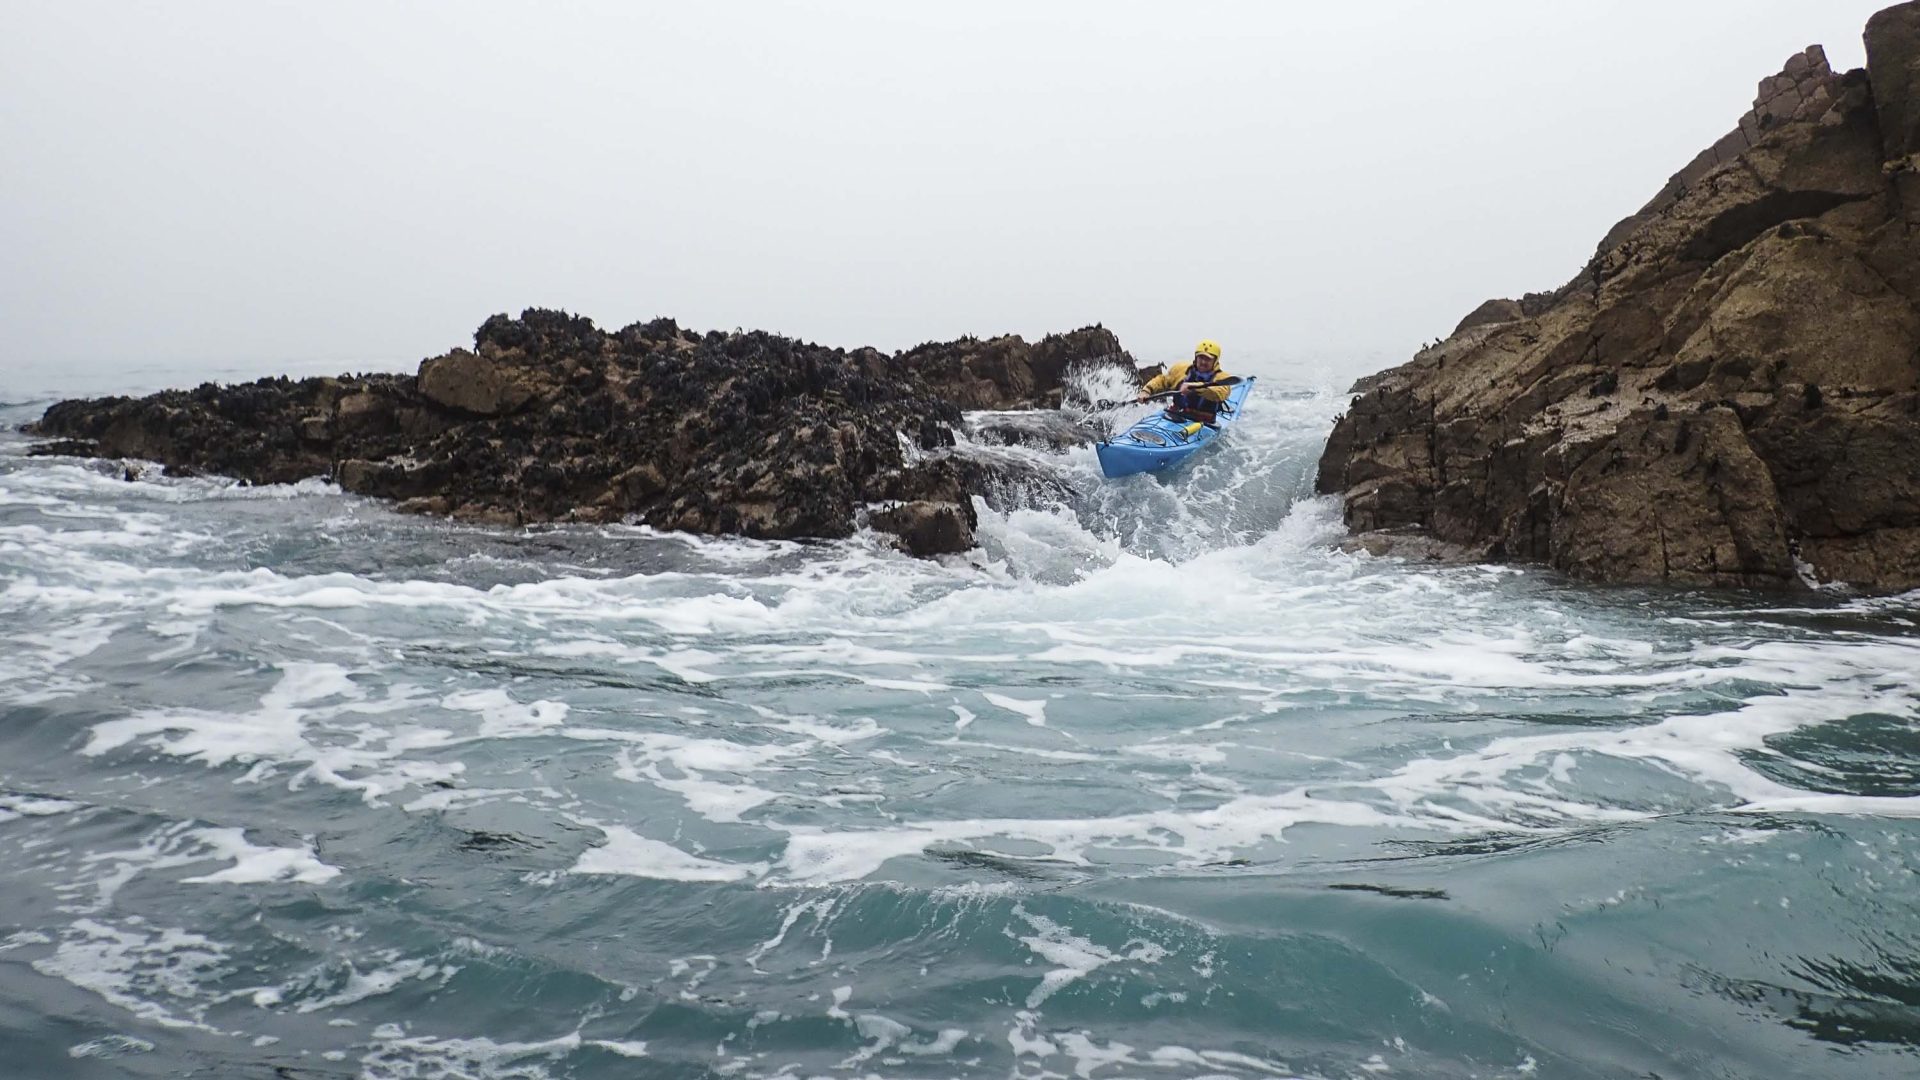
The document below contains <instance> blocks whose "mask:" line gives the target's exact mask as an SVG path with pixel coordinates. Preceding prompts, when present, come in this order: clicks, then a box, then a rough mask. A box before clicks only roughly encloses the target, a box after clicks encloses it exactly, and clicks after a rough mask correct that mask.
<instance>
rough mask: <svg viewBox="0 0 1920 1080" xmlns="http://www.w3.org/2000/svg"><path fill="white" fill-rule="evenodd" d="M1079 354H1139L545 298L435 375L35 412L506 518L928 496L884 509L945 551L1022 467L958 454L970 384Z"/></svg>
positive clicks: (762, 522) (836, 521)
mask: <svg viewBox="0 0 1920 1080" xmlns="http://www.w3.org/2000/svg"><path fill="white" fill-rule="evenodd" d="M1078 363H1113V364H1116V365H1124V366H1125V368H1126V369H1127V370H1131V368H1132V364H1133V361H1132V358H1131V357H1129V356H1127V355H1126V353H1125V352H1124V351H1123V350H1121V349H1120V347H1119V343H1118V342H1117V341H1115V340H1114V338H1113V335H1112V334H1110V333H1108V332H1107V331H1106V330H1103V329H1100V328H1098V327H1094V328H1089V329H1086V330H1079V331H1074V332H1073V333H1069V334H1060V335H1054V336H1051V337H1048V338H1045V339H1043V340H1042V341H1040V342H1038V343H1036V344H1034V345H1031V346H1029V345H1028V344H1027V343H1026V342H1024V341H1022V340H1021V339H1020V338H1017V337H1008V338H995V339H991V340H990V341H984V342H983V341H978V340H974V339H967V340H964V341H960V342H954V343H950V344H946V345H925V346H921V347H920V348H918V349H915V350H912V351H910V352H907V353H903V354H899V355H894V356H886V355H883V354H881V353H879V352H876V351H875V350H872V349H860V350H855V351H853V352H851V353H849V352H847V351H845V350H841V349H827V348H822V347H820V346H817V345H809V344H805V343H802V342H798V341H794V340H791V339H788V338H783V337H778V336H776V335H772V334H765V333H758V332H754V333H732V334H722V333H709V334H705V335H696V334H690V333H688V332H686V331H684V330H682V329H681V328H680V327H679V326H678V325H677V324H676V323H674V322H673V321H672V320H670V319H656V320H653V321H651V322H648V323H644V324H635V325H632V326H629V327H626V328H625V329H622V330H620V331H619V332H617V333H613V334H608V333H605V332H602V331H601V330H599V329H597V328H596V327H595V326H594V325H593V323H592V322H591V321H589V320H587V319H584V318H580V317H578V316H574V315H569V314H566V313H564V312H556V311H545V310H539V309H530V310H528V311H525V312H523V313H522V314H521V316H520V317H519V318H517V319H514V318H508V317H507V316H505V315H496V316H494V317H492V318H490V319H488V320H487V321H486V323H485V324H483V325H482V326H481V327H480V329H479V330H478V331H477V332H476V333H475V334H474V348H473V349H471V350H468V349H455V350H453V351H451V352H449V353H447V354H445V355H444V356H438V357H433V358H431V359H428V360H426V361H424V362H422V363H421V365H420V369H419V374H418V375H417V376H414V377H407V376H400V375H376V376H368V377H362V378H353V377H345V376H343V377H341V378H337V379H335V378H328V379H307V380H303V381H301V382H297V383H296V382H290V381H288V380H286V379H263V380H261V381H259V382H256V383H250V384H245V385H240V386H227V387H220V386H213V385H206V386H201V387H199V388H197V389H195V390H192V391H177V390H176V391H167V392H165V393H162V394H156V395H153V396H152V397H148V398H143V399H139V400H131V399H127V398H108V399H103V400H97V401H68V402H61V403H60V404H57V405H55V406H53V407H52V408H51V409H49V410H48V411H47V413H46V415H45V416H44V417H42V419H41V420H40V421H39V422H38V423H37V424H33V425H29V430H30V431H32V432H33V433H36V434H39V435H44V436H48V437H50V438H57V439H58V440H59V441H58V442H53V443H47V444H43V445H42V446H41V447H40V448H39V452H45V453H87V454H93V455H99V456H110V457H131V458H144V459H152V460H157V461H161V462H164V463H165V464H166V465H167V466H168V472H169V473H170V474H173V473H175V472H176V471H179V470H201V471H206V472H215V473H224V474H226V475H229V476H234V477H238V478H240V479H242V480H247V481H252V482H260V483H266V482H288V481H293V480H298V479H301V478H303V477H307V476H315V475H328V476H331V477H332V478H333V479H334V480H335V481H336V482H337V483H339V485H340V486H341V487H342V488H344V489H346V490H347V491H351V492H354V493H357V494H364V495H373V496H378V497H381V498H388V499H394V500H398V501H399V504H400V507H401V508H402V509H404V510H407V511H410V512H415V513H428V514H443V515H449V516H452V517H455V518H458V519H461V520H466V521H475V522H483V523H489V524H502V525H512V524H520V523H526V522H537V521H617V520H622V519H634V520H639V521H644V522H647V523H650V524H653V525H656V526H659V527H663V528H670V529H685V530H691V531H696V532H705V533H738V534H744V535H748V536H755V537H765V538H792V537H837V536H846V535H849V534H850V533H851V532H852V531H853V528H854V522H855V517H856V513H857V511H858V510H859V508H860V507H862V506H864V505H866V504H870V503H878V502H885V501H897V502H904V503H908V504H913V505H918V504H920V503H926V504H928V506H931V507H940V506H944V507H948V508H950V509H945V510H939V511H938V512H936V510H934V509H925V508H923V509H921V510H916V511H914V512H911V513H901V514H896V515H893V516H892V517H886V518H883V520H884V521H886V522H892V523H894V524H897V525H898V526H899V527H900V528H901V529H905V530H907V531H909V532H911V533H912V535H911V536H910V537H906V538H904V539H903V544H904V546H906V547H907V548H908V549H909V550H918V551H925V552H929V553H932V552H941V551H947V550H951V545H952V544H954V543H961V544H962V546H963V547H964V546H966V545H967V544H970V543H971V537H972V526H973V509H972V496H973V495H974V494H975V493H978V492H980V491H982V490H985V489H986V488H987V487H988V486H989V485H991V484H992V483H995V482H998V477H999V476H1000V474H1001V473H1003V472H1004V471H1005V470H1004V469H1002V468H1000V467H997V466H995V465H993V464H991V463H986V462H962V461H960V460H958V459H952V458H942V457H940V456H939V455H940V454H941V453H944V452H945V451H946V449H947V448H949V447H951V446H952V445H953V443H954V429H955V428H956V427H957V426H958V425H959V424H960V422H961V414H960V405H961V404H962V403H964V404H965V405H966V406H967V407H988V406H992V407H1001V406H1008V405H1029V404H1033V403H1036V402H1042V401H1047V400H1057V398H1058V396H1059V391H1060V381H1061V379H1062V378H1063V377H1064V376H1065V374H1066V372H1067V371H1068V369H1069V368H1070V367H1071V366H1072V365H1074V364H1078ZM947 391H951V392H953V393H955V394H957V395H958V396H959V397H960V398H961V399H962V400H961V401H955V400H950V399H949V398H947V397H945V396H942V395H943V393H945V392H947ZM910 457H911V458H912V460H909V458H910ZM877 527H885V526H884V525H877ZM963 541H964V542H963Z"/></svg>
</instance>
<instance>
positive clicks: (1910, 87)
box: [1866, 3, 1920, 161]
mask: <svg viewBox="0 0 1920 1080" xmlns="http://www.w3.org/2000/svg"><path fill="white" fill-rule="evenodd" d="M1866 42H1867V78H1868V80H1869V81H1871V83H1872V85H1873V100H1874V104H1875V106H1876V107H1877V108H1878V110H1879V114H1880V115H1879V120H1880V124H1879V126H1880V138H1881V152H1882V156H1883V157H1885V158H1886V159H1887V160H1889V161H1891V160H1894V159H1896V158H1904V157H1906V156H1907V155H1908V154H1911V153H1914V152H1915V151H1920V4H1911V3H1909V4H1898V5H1895V6H1894V7H1890V8H1887V9H1886V10H1884V11H1881V12H1878V13H1877V14H1875V15H1874V16H1873V18H1871V19H1868V20H1867V33H1866Z"/></svg>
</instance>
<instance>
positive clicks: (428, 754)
mask: <svg viewBox="0 0 1920 1080" xmlns="http://www.w3.org/2000/svg"><path fill="white" fill-rule="evenodd" d="M1255 373H1257V374H1260V375H1262V380H1261V386H1260V392H1259V394H1257V395H1256V397H1255V400H1254V401H1253V403H1252V404H1251V405H1250V406H1249V408H1248V410H1247V413H1246V416H1245V419H1244V420H1243V421H1242V423H1241V424H1240V425H1239V426H1238V427H1236V429H1235V430H1234V431H1233V432H1232V433H1231V435H1230V437H1229V438H1228V439H1226V440H1224V441H1223V443H1222V445H1221V446H1220V447H1219V448H1218V450H1217V451H1216V452H1214V453H1211V454H1210V455H1209V456H1208V457H1207V458H1206V459H1205V460H1203V461H1200V462H1198V463H1197V464H1196V465H1195V466H1194V467H1192V468H1191V469H1189V470H1187V471H1185V472H1183V473H1181V474H1180V475H1179V476H1178V477H1176V478H1174V479H1173V480H1171V481H1168V480H1162V479H1156V478H1153V477H1136V478H1132V479H1131V480H1129V481H1127V482H1125V483H1118V484H1103V483H1102V482H1100V480H1099V479H1098V470H1097V466H1096V465H1095V464H1094V459H1093V455H1092V452H1091V450H1090V449H1088V448H1079V449H1075V450H1071V451H1065V452H1046V451H1039V450H1027V449H994V448H986V449H982V450H981V451H980V452H983V453H999V454H1004V455H1008V456H1010V457H1012V458H1015V459H1018V462H1019V463H1020V464H1023V465H1028V466H1035V467H1038V468H1041V469H1044V470H1046V471H1047V473H1048V474H1049V475H1051V476H1053V477H1054V478H1055V479H1057V480H1058V481H1059V482H1060V484H1061V485H1062V487H1063V490H1064V491H1065V492H1066V495H1065V496H1064V497H1060V496H1057V495H1056V496H1039V495H1029V496H1024V497H1023V496H1021V495H1019V493H1000V494H999V495H997V496H996V498H995V500H993V504H992V505H990V506H983V508H982V526H981V537H982V542H983V546H982V550H980V551H978V552H975V553H973V554H972V555H970V556H968V557H966V558H959V559H950V560H947V561H944V562H923V561H916V560H911V559H906V558H904V557H901V556H898V555H895V554H893V553H891V552H890V551H888V550H887V549H886V548H885V547H884V546H883V545H881V544H880V543H878V542H877V541H875V540H874V539H873V538H872V537H871V536H868V535H865V534H863V535H862V536H859V537H856V538H855V539H854V540H851V541H847V542H841V543H831V544H773V543H750V542H743V541H734V540H724V539H695V538H690V537H683V536H673V535H664V534H655V533H653V532H650V531H648V530H646V529H643V528H632V527H607V528H602V527H594V528H586V527H582V528H571V527H569V528H537V529H528V530H524V531H517V532H505V531H492V530H486V529H478V528H470V527H466V526H461V525H457V524H449V523H446V522H440V521H430V520H424V519H419V518H411V517H403V516H399V515H396V514H393V513H392V512H390V511H389V510H388V509H386V508H385V507H383V506H382V505H380V504H378V503H374V502H369V501H366V500H362V499H358V498H354V497H350V496H346V495H343V494H341V493H340V492H339V491H337V490H336V489H333V488H331V487H329V486H327V485H325V484H323V483H320V482H317V481H309V482H306V483H303V484H300V485H296V486H293V487H284V488H243V487H238V486H234V485H231V484H228V483H226V482H224V481H220V480H217V479H188V480H174V479H164V478H157V477H155V478H148V479H142V480H140V481H139V482H132V483H130V482H127V481H126V480H125V479H123V476H124V467H123V466H122V465H121V464H120V463H98V462H84V461H76V460H72V459H28V458H26V457H24V456H23V455H22V450H23V447H24V445H25V440H24V439H22V438H21V437H19V436H17V435H14V434H11V428H12V426H13V425H14V424H17V423H18V422H20V421H22V420H25V419H28V418H30V417H32V416H34V415H37V413H38V411H39V408H40V407H43V405H44V401H43V400H42V399H43V397H44V395H43V394H40V393H39V387H37V386H35V387H33V388H29V390H27V391H13V390H8V389H7V388H5V387H4V386H0V400H4V401H6V402H8V403H9V404H7V405H5V406H4V407H0V421H4V423H5V424H6V425H7V427H8V429H9V433H8V434H6V435H4V436H0V867H4V868H5V870H6V873H5V874H4V875H0V911H4V912H5V914H4V916H0V1044H4V1046H5V1047H6V1050H7V1056H8V1062H9V1065H8V1068H10V1069H11V1070H13V1071H9V1072H7V1073H6V1075H8V1076H23V1077H118V1076H178V1075H206V1076H221V1077H226V1076H246V1077H252V1076H260V1077H268V1076H292V1077H303V1078H304V1077H346V1076H359V1077H370V1078H402V1077H405V1078H417V1077H487V1078H508V1077H512V1078H544V1077H573V1078H600V1077H682V1076H738V1077H774V1076H787V1077H799V1076H815V1075H819V1076H837V1077H850V1076H882V1077H949V1076H958V1077H976V1076H993V1077H1002V1076H1012V1077H1103V1078H1104V1077H1122V1076H1149V1077H1190V1076H1220V1077H1275V1076H1302V1077H1328V1078H1335V1077H1338V1078H1356V1080H1358V1078H1371V1077H1376V1076H1403V1077H1462V1078H1464V1077H1489V1078H1491V1077H1645V1076H1654V1075H1657V1076H1660V1077H1667V1078H1673V1077H1695V1076H1698V1077H1742V1078H1748V1077H1806V1076H1848V1077H1856V1076H1857V1077H1910V1076H1913V1075H1916V1073H1920V905H1917V904H1916V899H1915V898H1916V896H1920V889H1917V888H1916V886H1920V879H1917V878H1916V874H1915V868H1916V863H1917V861H1920V824H1917V823H1916V821H1915V816H1916V813H1920V689H1916V672H1920V631H1916V627H1915V619H1916V618H1920V596H1908V597H1896V598H1880V599H1873V598H1858V597H1848V596H1845V595H1813V594H1807V595H1799V596H1790V597H1782V596H1764V595H1708V594H1699V593H1685V592H1674V591H1643V590H1623V589H1597V588H1592V587H1586V586H1580V585H1576V584H1572V583H1569V582H1567V581H1564V580H1562V579H1560V578H1557V577H1555V576H1553V575H1551V574H1548V573H1544V572H1540V571H1534V570H1518V569H1514V568H1486V567H1475V568H1440V567H1432V566H1423V565H1409V564H1404V563H1400V562H1396V561H1393V560H1386V559H1375V558H1370V557H1368V556H1365V555H1352V554H1346V553H1342V552H1340V551H1339V550H1337V548H1336V547H1335V546H1334V543H1335V542H1336V541H1337V539H1338V537H1339V535H1340V533H1339V528H1338V510H1337V506H1335V505H1333V504H1332V503H1331V502H1329V501H1328V500H1324V499H1315V498H1312V497H1310V494H1309V492H1310V486H1311V484H1310V480H1311V471H1312V468H1313V464H1314V459H1315V457H1316V456H1317V454H1318V451H1319V448H1320V445H1321V443H1322V441H1323V439H1324V437H1325V433H1326V431H1327V429H1328V427H1329V425H1330V424H1331V421H1332V417H1333V416H1334V414H1335V413H1337V412H1338V411H1339V410H1340V409H1341V408H1343V407H1344V405H1345V402H1346V398H1345V396H1344V395H1343V394H1340V393H1337V392H1335V390H1334V389H1332V388H1317V387H1312V386H1305V385H1300V384H1299V383H1298V382H1297V380H1296V381H1295V382H1294V383H1292V384H1291V386H1290V387H1289V383H1288V379H1287V373H1286V372H1284V371H1270V372H1269V371H1259V372H1255ZM188 381H191V380H188ZM1094 389H1095V390H1096V391H1099V390H1100V389H1101V388H1094ZM1094 396H1112V395H1111V394H1110V393H1100V392H1096V393H1095V394H1094Z"/></svg>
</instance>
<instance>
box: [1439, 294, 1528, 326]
mask: <svg viewBox="0 0 1920 1080" xmlns="http://www.w3.org/2000/svg"><path fill="white" fill-rule="evenodd" d="M1522 317H1523V315H1522V313H1521V311H1520V302H1519V301H1517V300H1500V299H1494V300H1489V301H1487V302H1486V303H1484V304H1481V305H1480V306H1479V307H1477V308H1474V309H1473V310H1472V311H1470V312H1468V313H1467V317H1466V318H1464V319H1461V320H1460V325H1458V326H1456V327H1454V328H1453V332H1454V333H1456V334H1458V333H1460V332H1461V331H1462V330H1471V329H1473V328H1474V327H1476V326H1489V325H1491V324H1493V323H1503V322H1512V321H1513V320H1515V319H1518V318H1522Z"/></svg>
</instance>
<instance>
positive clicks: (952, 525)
mask: <svg viewBox="0 0 1920 1080" xmlns="http://www.w3.org/2000/svg"><path fill="white" fill-rule="evenodd" d="M972 517H973V515H972V514H970V513H969V512H968V511H967V510H966V508H963V507H962V506H960V505H959V504H958V503H950V502H925V501H922V502H910V503H904V504H902V505H900V506H896V507H892V508H890V509H887V510H876V511H874V513H873V514H872V515H871V516H870V517H869V518H868V521H869V522H870V523H871V524H872V525H873V527H874V528H875V529H877V530H879V531H881V532H887V533H892V534H894V537H895V541H896V543H898V544H899V546H900V549H901V550H902V551H905V552H907V553H908V554H910V555H920V556H929V555H953V554H958V553H960V552H962V551H965V550H967V549H968V548H970V547H972V546H973V521H972Z"/></svg>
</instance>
